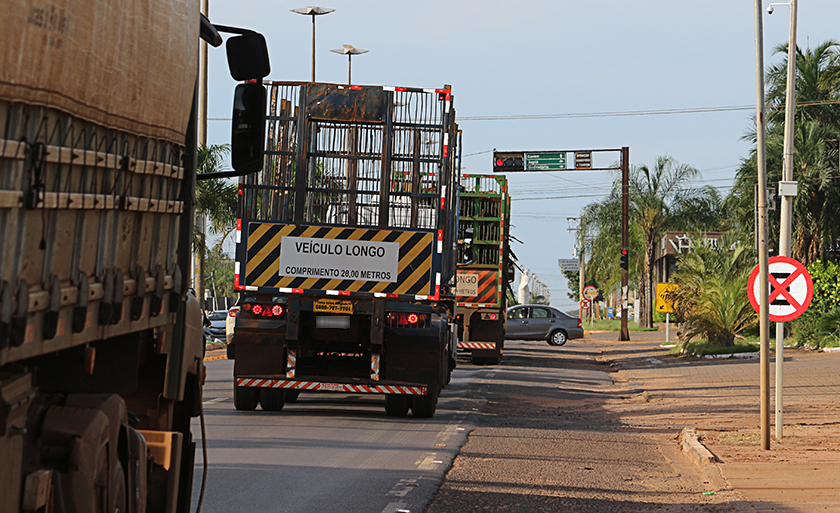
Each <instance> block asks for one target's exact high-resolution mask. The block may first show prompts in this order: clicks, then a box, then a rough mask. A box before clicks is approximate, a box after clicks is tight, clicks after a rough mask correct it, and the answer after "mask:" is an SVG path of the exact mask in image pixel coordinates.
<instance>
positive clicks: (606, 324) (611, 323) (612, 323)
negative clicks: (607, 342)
mask: <svg viewBox="0 0 840 513" xmlns="http://www.w3.org/2000/svg"><path fill="white" fill-rule="evenodd" d="M583 329H585V330H593V331H621V321H619V320H610V319H604V320H602V321H595V322H593V323H591V324H590V322H589V321H588V320H586V321H583ZM627 329H628V330H629V331H659V327H657V326H654V327H653V328H640V327H639V325H638V324H636V323H635V322H634V321H627Z"/></svg>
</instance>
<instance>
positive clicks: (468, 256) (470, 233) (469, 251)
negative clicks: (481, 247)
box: [464, 228, 475, 265]
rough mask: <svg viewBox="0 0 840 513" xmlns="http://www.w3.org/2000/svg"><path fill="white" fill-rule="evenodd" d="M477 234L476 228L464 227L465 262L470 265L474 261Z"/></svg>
mask: <svg viewBox="0 0 840 513" xmlns="http://www.w3.org/2000/svg"><path fill="white" fill-rule="evenodd" d="M474 236H475V229H474V228H466V229H464V264H465V265H469V264H471V263H473V237H474Z"/></svg>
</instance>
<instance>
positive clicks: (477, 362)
mask: <svg viewBox="0 0 840 513" xmlns="http://www.w3.org/2000/svg"><path fill="white" fill-rule="evenodd" d="M470 363H471V364H473V365H484V364H485V363H487V361H486V359H485V358H481V357H478V356H472V355H470Z"/></svg>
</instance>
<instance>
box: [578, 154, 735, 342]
mask: <svg viewBox="0 0 840 513" xmlns="http://www.w3.org/2000/svg"><path fill="white" fill-rule="evenodd" d="M698 175H699V173H698V171H697V170H696V169H695V168H693V167H691V166H688V165H685V164H679V163H678V162H677V161H676V160H674V159H673V158H671V157H667V156H663V157H659V158H657V159H656V163H655V164H654V165H653V166H652V167H648V166H646V165H643V166H634V167H633V168H632V169H631V171H630V180H629V186H630V187H629V194H630V197H629V199H630V212H629V214H630V256H631V260H630V263H631V268H632V269H636V270H638V281H637V287H638V292H639V297H640V299H641V303H642V308H641V311H640V313H639V320H638V322H639V325H640V326H642V327H651V326H652V325H653V301H652V299H653V274H654V273H653V265H654V260H655V258H656V244H657V243H658V242H659V240H660V239H661V237H662V235H663V234H664V233H665V232H666V231H669V230H697V231H708V230H720V229H722V228H723V227H724V226H723V224H724V222H725V216H724V214H723V210H722V209H721V198H720V195H719V194H718V193H717V191H716V190H715V189H713V188H711V187H708V186H707V187H701V188H693V187H691V186H690V185H689V184H690V182H691V180H693V179H694V178H696V177H698ZM620 213H621V180H617V181H616V182H615V184H614V185H613V191H612V193H611V194H610V196H609V197H608V198H607V199H605V200H604V201H602V202H600V203H594V204H591V205H589V206H587V207H586V208H585V209H584V212H583V215H582V217H583V224H584V225H585V227H586V229H587V231H588V232H589V233H594V234H596V235H595V238H594V239H593V241H592V242H591V247H590V248H588V251H589V253H590V254H592V255H595V256H593V261H595V262H598V261H600V262H601V263H600V265H597V267H598V269H597V270H596V269H593V273H594V276H595V279H597V280H598V281H600V282H602V283H605V284H606V285H608V286H609V285H613V284H614V283H616V282H617V280H618V276H619V275H620V274H619V272H618V255H619V250H620V248H619V244H620V240H621V235H620V227H621V215H620ZM587 273H589V266H587ZM605 274H607V275H609V278H606V279H605V276H603V275H605Z"/></svg>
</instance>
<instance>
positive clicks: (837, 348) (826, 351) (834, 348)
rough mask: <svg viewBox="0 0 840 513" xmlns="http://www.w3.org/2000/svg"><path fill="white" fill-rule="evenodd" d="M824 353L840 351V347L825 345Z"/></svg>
mask: <svg viewBox="0 0 840 513" xmlns="http://www.w3.org/2000/svg"><path fill="white" fill-rule="evenodd" d="M822 352H823V353H840V347H824V348H823V349H822Z"/></svg>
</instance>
